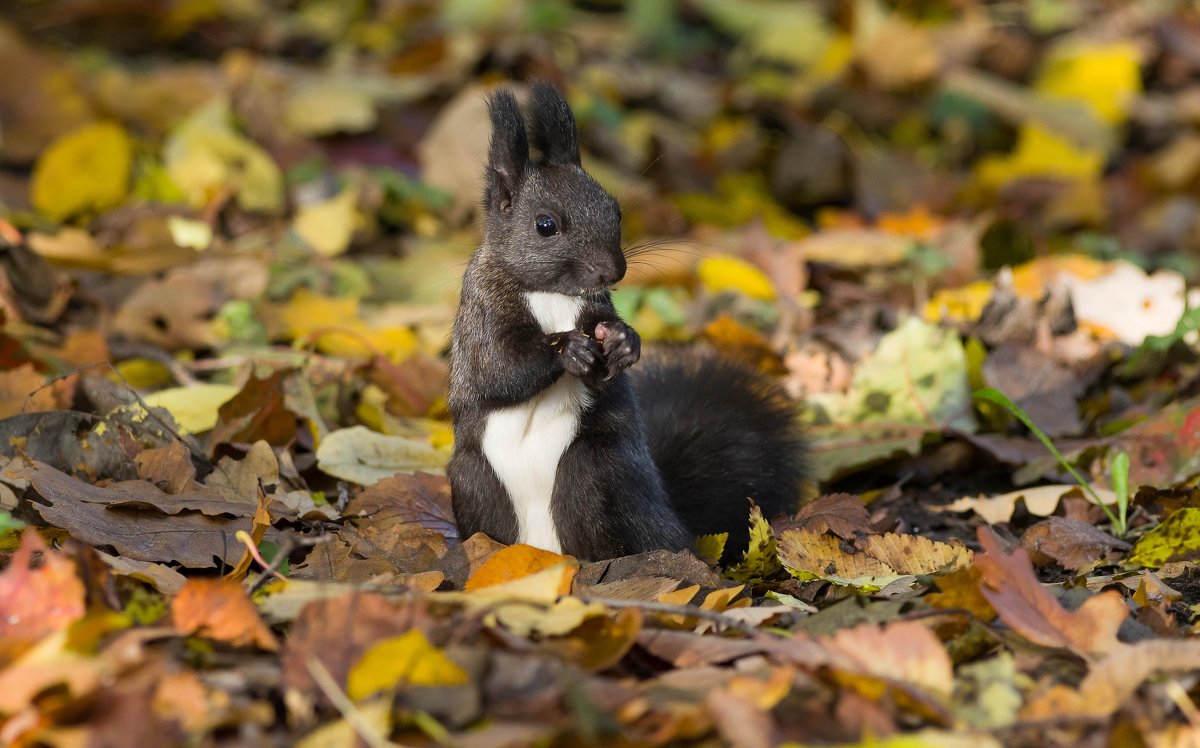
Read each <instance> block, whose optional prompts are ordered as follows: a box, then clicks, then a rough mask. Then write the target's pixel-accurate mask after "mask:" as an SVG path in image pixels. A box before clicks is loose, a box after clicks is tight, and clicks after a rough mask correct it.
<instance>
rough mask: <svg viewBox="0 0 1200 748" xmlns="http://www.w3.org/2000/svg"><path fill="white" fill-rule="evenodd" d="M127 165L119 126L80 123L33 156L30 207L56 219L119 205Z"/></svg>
mask: <svg viewBox="0 0 1200 748" xmlns="http://www.w3.org/2000/svg"><path fill="white" fill-rule="evenodd" d="M132 165H133V144H132V143H131V142H130V140H129V136H128V135H127V134H126V133H125V130H124V129H123V128H122V127H121V126H120V125H118V124H115V123H112V122H96V123H93V124H89V125H84V126H83V127H81V128H79V129H78V130H74V131H72V132H70V133H67V134H66V135H63V136H61V137H59V138H58V139H57V140H55V141H54V142H53V143H51V144H50V146H49V147H48V148H46V150H44V151H42V154H41V155H40V156H39V157H38V160H37V163H36V164H35V165H34V167H33V181H32V184H31V186H30V191H31V198H32V200H33V205H34V207H35V208H37V209H38V210H40V211H41V212H42V213H45V214H46V215H47V216H49V217H50V218H52V219H54V220H56V221H61V220H63V219H65V218H69V217H71V216H73V215H77V214H80V213H93V212H97V211H102V210H106V209H108V208H112V207H115V206H117V205H120V204H121V202H122V201H123V200H124V199H125V195H126V193H127V192H128V190H129V171H130V168H131V167H132ZM81 174H86V175H87V178H86V179H81V178H80V175H81Z"/></svg>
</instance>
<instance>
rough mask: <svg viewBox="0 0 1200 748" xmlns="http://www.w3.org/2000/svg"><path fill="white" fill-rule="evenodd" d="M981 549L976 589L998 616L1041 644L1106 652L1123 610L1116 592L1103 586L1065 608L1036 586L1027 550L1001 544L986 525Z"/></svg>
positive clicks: (1114, 639)
mask: <svg viewBox="0 0 1200 748" xmlns="http://www.w3.org/2000/svg"><path fill="white" fill-rule="evenodd" d="M979 543H980V545H982V546H983V549H984V553H982V554H980V555H978V556H976V557H975V566H976V568H978V569H979V572H980V574H981V575H982V577H983V579H982V584H981V586H980V591H981V592H982V593H983V596H984V597H986V598H987V601H988V602H989V603H991V605H992V607H993V608H995V609H996V613H997V614H998V615H999V616H1000V619H1001V620H1002V621H1004V622H1005V623H1006V624H1008V625H1009V626H1010V627H1011V628H1012V629H1013V630H1014V631H1016V632H1017V633H1018V634H1020V635H1021V636H1024V637H1025V638H1026V639H1029V640H1030V641H1032V642H1034V643H1036V644H1041V645H1043V646H1046V647H1065V648H1067V649H1070V650H1072V651H1073V652H1076V653H1077V654H1080V655H1082V656H1084V657H1089V656H1095V655H1098V654H1103V653H1105V652H1110V651H1112V650H1114V649H1116V648H1117V647H1118V646H1121V645H1120V642H1118V641H1117V629H1118V628H1120V626H1121V623H1122V622H1123V621H1124V620H1125V618H1126V616H1128V615H1129V610H1128V608H1126V607H1125V601H1124V600H1122V599H1121V595H1120V593H1118V592H1115V591H1111V590H1110V591H1108V592H1103V593H1101V594H1099V595H1096V596H1095V597H1091V598H1088V599H1087V600H1086V601H1085V602H1084V603H1083V605H1081V606H1080V607H1079V609H1078V610H1076V611H1074V612H1068V611H1067V610H1066V609H1065V608H1063V607H1062V605H1061V604H1059V602H1058V600H1056V599H1054V596H1053V595H1051V594H1050V592H1049V591H1048V590H1047V589H1046V588H1045V587H1043V586H1042V584H1041V583H1040V582H1039V581H1038V579H1037V575H1036V574H1035V573H1034V571H1033V564H1032V563H1030V561H1029V554H1027V553H1026V552H1025V550H1024V549H1023V548H1018V549H1016V550H1015V551H1013V553H1012V554H1011V555H1009V554H1006V553H1004V552H1003V550H1001V548H1000V543H999V539H998V538H997V537H996V534H995V533H994V532H992V531H991V529H990V528H987V527H981V528H979Z"/></svg>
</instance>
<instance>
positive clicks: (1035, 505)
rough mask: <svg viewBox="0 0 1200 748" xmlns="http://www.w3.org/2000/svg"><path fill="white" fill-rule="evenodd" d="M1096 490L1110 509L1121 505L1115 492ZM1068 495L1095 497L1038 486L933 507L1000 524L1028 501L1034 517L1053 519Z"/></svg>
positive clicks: (1063, 486) (1064, 487) (1066, 487)
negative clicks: (1051, 516)
mask: <svg viewBox="0 0 1200 748" xmlns="http://www.w3.org/2000/svg"><path fill="white" fill-rule="evenodd" d="M1094 490H1095V491H1096V493H1097V494H1098V495H1099V496H1100V499H1101V500H1102V501H1104V503H1106V504H1108V505H1109V506H1112V505H1114V504H1116V503H1117V495H1116V494H1115V493H1113V492H1112V491H1110V490H1108V489H1106V488H1100V487H1094ZM1067 495H1072V496H1079V497H1081V498H1086V499H1088V500H1089V501H1090V500H1091V497H1090V496H1088V495H1087V494H1085V493H1084V491H1083V490H1082V489H1081V488H1080V487H1079V486H1077V485H1073V484H1059V485H1053V486H1037V487H1036V488H1022V489H1020V490H1019V491H1010V492H1009V493H1002V494H999V495H996V496H987V497H984V496H978V497H975V496H964V497H963V498H961V499H959V500H957V501H955V502H953V503H951V504H947V505H946V506H940V507H931V508H932V509H934V510H935V511H939V512H975V513H976V514H978V515H979V516H980V517H982V518H983V519H984V521H986V522H987V523H988V524H989V525H997V524H1000V523H1001V522H1008V521H1009V520H1011V519H1012V516H1013V512H1014V511H1016V508H1017V502H1018V501H1024V502H1025V509H1026V510H1028V511H1029V513H1030V514H1034V515H1037V516H1038V517H1049V516H1050V515H1051V514H1054V512H1055V511H1057V510H1058V503H1059V501H1061V500H1062V498H1063V497H1064V496H1067Z"/></svg>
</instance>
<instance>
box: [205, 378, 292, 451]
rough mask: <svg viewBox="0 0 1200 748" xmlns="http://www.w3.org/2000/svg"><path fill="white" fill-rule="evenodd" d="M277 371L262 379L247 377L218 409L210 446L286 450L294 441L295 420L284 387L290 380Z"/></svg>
mask: <svg viewBox="0 0 1200 748" xmlns="http://www.w3.org/2000/svg"><path fill="white" fill-rule="evenodd" d="M293 374H294V372H293V371H292V370H290V369H277V370H276V371H274V372H271V373H270V374H268V375H267V376H265V377H263V378H261V379H260V378H258V377H256V376H252V377H250V379H249V381H247V382H246V384H245V386H243V387H242V389H241V390H240V391H239V392H237V393H236V394H234V395H233V397H231V398H229V399H228V400H226V401H225V402H224V403H222V404H220V405H219V406H218V407H217V412H216V419H215V420H216V423H215V424H214V425H213V429H212V436H211V438H210V444H211V445H212V446H213V447H215V446H216V445H218V444H229V443H243V444H253V443H254V442H258V441H265V442H267V443H268V444H271V445H274V446H280V447H283V446H287V445H288V444H290V443H291V442H292V441H293V440H295V438H296V429H297V426H298V417H297V415H296V414H295V413H293V412H292V411H291V410H289V409H288V408H287V405H286V403H285V391H284V386H285V383H286V380H287V379H288V378H289V377H291V376H293Z"/></svg>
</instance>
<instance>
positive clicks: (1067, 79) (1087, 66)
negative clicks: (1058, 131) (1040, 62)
mask: <svg viewBox="0 0 1200 748" xmlns="http://www.w3.org/2000/svg"><path fill="white" fill-rule="evenodd" d="M1139 58H1140V55H1139V54H1138V49H1137V46H1136V45H1135V44H1133V43H1132V42H1116V43H1112V44H1096V43H1086V42H1085V43H1075V42H1071V43H1066V44H1063V45H1061V46H1059V47H1057V48H1055V49H1054V51H1053V52H1052V53H1051V55H1050V59H1049V61H1048V62H1047V63H1046V66H1045V68H1044V69H1043V70H1042V74H1041V76H1040V77H1039V79H1038V82H1037V84H1036V85H1035V88H1036V90H1037V91H1038V92H1039V93H1041V94H1043V95H1045V96H1047V97H1050V98H1055V99H1066V100H1073V101H1079V102H1082V103H1083V104H1085V105H1086V106H1087V107H1088V108H1089V109H1091V111H1092V113H1093V114H1095V115H1096V116H1097V117H1099V118H1100V119H1102V120H1104V121H1105V122H1107V123H1109V124H1114V125H1115V124H1119V123H1121V122H1124V121H1125V119H1126V118H1127V115H1128V111H1127V107H1128V105H1129V102H1130V101H1132V100H1133V98H1134V97H1135V96H1137V95H1138V94H1139V93H1140V92H1141V90H1142V74H1141V63H1140V60H1139Z"/></svg>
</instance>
